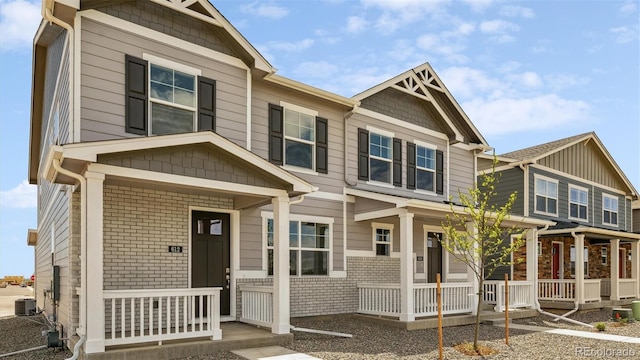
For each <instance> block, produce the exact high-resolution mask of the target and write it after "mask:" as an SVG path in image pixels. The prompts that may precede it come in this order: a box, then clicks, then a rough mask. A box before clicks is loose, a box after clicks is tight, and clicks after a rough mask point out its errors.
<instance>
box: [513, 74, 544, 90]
mask: <svg viewBox="0 0 640 360" xmlns="http://www.w3.org/2000/svg"><path fill="white" fill-rule="evenodd" d="M518 78H519V79H518V80H519V82H520V84H522V86H525V87H528V88H538V87H540V86H542V79H541V78H540V76H539V75H538V74H536V73H534V72H533V71H527V72H525V73H522V74H519V75H518Z"/></svg>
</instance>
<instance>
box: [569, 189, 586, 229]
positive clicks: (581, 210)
mask: <svg viewBox="0 0 640 360" xmlns="http://www.w3.org/2000/svg"><path fill="white" fill-rule="evenodd" d="M588 207H589V192H588V190H587V189H584V188H581V187H577V186H573V185H569V217H570V218H572V219H578V220H587V209H588Z"/></svg>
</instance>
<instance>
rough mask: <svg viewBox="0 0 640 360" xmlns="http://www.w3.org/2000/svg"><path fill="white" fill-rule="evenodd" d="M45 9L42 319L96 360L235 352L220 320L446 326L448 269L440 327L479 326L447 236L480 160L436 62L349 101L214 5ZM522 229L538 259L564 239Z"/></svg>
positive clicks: (38, 93) (37, 168)
mask: <svg viewBox="0 0 640 360" xmlns="http://www.w3.org/2000/svg"><path fill="white" fill-rule="evenodd" d="M43 9H44V14H45V15H46V17H45V20H43V22H42V23H41V25H40V27H39V29H38V32H37V34H36V37H35V41H34V61H33V64H34V65H33V66H34V67H33V94H32V95H33V96H32V113H31V137H30V158H29V159H30V163H29V181H30V183H32V184H37V185H38V204H39V205H38V229H37V232H34V231H31V232H30V233H29V235H28V242H29V244H31V245H34V246H35V249H36V284H35V286H36V293H35V294H36V299H37V306H38V308H39V309H41V310H43V311H44V312H45V313H46V314H47V315H48V317H49V319H50V320H52V321H54V322H55V323H56V324H57V325H58V328H59V329H61V331H62V334H61V336H62V337H63V338H69V337H72V336H74V335H75V334H78V335H79V336H80V337H81V338H82V339H85V340H86V342H85V343H84V345H83V346H82V351H83V352H84V353H85V354H88V355H90V354H94V353H104V352H105V350H106V351H107V352H108V350H109V349H111V347H112V346H116V345H123V344H138V343H145V342H154V341H157V342H162V341H163V340H176V339H183V338H188V337H203V336H208V337H211V338H212V339H214V340H218V339H221V338H223V339H224V334H223V333H222V332H221V330H220V321H233V320H240V321H244V322H249V323H253V324H260V325H263V326H267V327H269V328H271V330H272V332H273V333H275V334H287V333H289V331H290V325H289V321H290V320H289V319H290V317H296V316H308V315H326V314H336V313H354V312H362V313H368V314H380V315H388V316H393V317H396V318H399V319H400V320H403V321H407V322H410V321H413V320H414V319H415V318H416V317H419V316H430V315H434V314H435V311H436V308H435V302H434V300H433V299H434V297H433V296H434V294H435V284H434V283H433V282H434V279H435V275H436V273H441V274H442V277H443V280H444V281H445V282H447V283H449V284H447V289H449V290H446V289H445V291H446V292H447V294H449V295H447V296H448V299H449V301H448V302H447V303H446V305H447V306H449V307H448V308H445V311H446V312H447V313H469V312H471V311H472V309H473V308H474V307H473V304H472V301H471V300H470V297H469V296H468V294H469V293H472V292H474V291H476V289H475V288H474V287H475V286H476V285H475V284H474V283H473V282H472V281H470V280H471V279H473V277H472V275H470V274H469V272H468V270H467V269H466V268H465V267H464V265H463V264H461V263H456V262H454V261H453V260H452V257H451V256H449V255H448V254H447V253H446V252H444V251H443V250H442V248H441V246H440V243H439V241H438V240H440V239H442V229H441V222H442V221H443V220H444V219H445V215H446V214H447V213H449V212H450V210H451V208H450V205H449V200H450V199H452V201H453V202H454V203H455V202H456V200H457V194H458V191H459V190H461V191H466V190H467V189H469V188H471V187H472V186H473V184H474V181H475V174H476V157H477V155H478V154H479V153H481V152H484V151H485V150H487V149H488V144H487V142H486V141H485V139H484V138H483V137H482V136H481V135H480V133H479V132H478V130H477V129H476V128H475V127H474V126H473V124H472V123H471V121H470V120H469V119H468V118H467V116H466V115H465V114H464V112H463V111H462V109H461V108H460V106H459V105H458V103H457V102H456V101H455V100H454V98H453V97H452V96H451V94H450V93H449V92H448V90H447V89H446V88H445V86H444V84H443V83H442V81H441V80H440V79H439V78H438V76H437V75H436V74H435V72H434V71H433V69H432V68H431V66H430V65H428V64H424V65H421V66H418V67H416V68H414V69H410V70H408V71H406V72H405V73H403V74H400V75H398V76H397V77H395V78H393V79H391V80H389V81H387V82H385V83H382V84H380V85H378V86H376V87H373V88H372V89H369V90H367V91H365V92H363V93H361V94H359V95H356V96H354V97H352V98H345V97H342V96H339V95H336V94H332V93H329V92H326V91H323V90H319V89H316V88H314V87H311V86H308V85H305V84H301V83H298V82H295V81H292V80H290V79H287V78H284V77H281V76H279V75H277V74H275V69H274V68H273V67H272V66H271V65H270V64H269V63H268V62H267V61H266V60H265V59H264V58H263V57H262V56H261V55H260V54H259V53H258V52H257V51H256V50H255V48H254V47H253V46H252V45H251V44H249V43H248V42H247V40H246V39H245V38H244V37H242V35H241V34H240V33H238V31H237V30H236V29H235V28H234V27H233V26H232V25H231V24H229V23H228V22H227V20H226V19H225V18H224V17H223V16H222V15H221V14H220V13H219V12H218V11H217V10H216V9H215V8H214V7H213V6H212V5H211V4H210V3H209V2H207V1H202V0H200V1H195V0H194V1H177V0H176V1H164V0H162V1H161V0H152V1H121V0H120V1H103V0H100V1H88V0H87V1H45V2H44V7H43ZM454 208H455V209H456V210H458V211H461V210H462V208H461V207H460V206H457V205H456V206H454ZM510 222H511V223H518V224H520V225H521V226H525V227H528V228H530V229H532V231H531V232H530V233H529V236H528V238H527V247H528V248H530V249H534V248H535V229H536V228H537V227H539V226H540V227H541V226H546V225H550V224H553V222H551V221H548V220H544V219H527V218H523V217H518V218H513V219H511V220H510ZM529 253H530V254H533V251H530V252H529ZM533 259H534V255H531V261H529V264H533ZM528 274H529V277H528V280H533V279H534V277H533V275H534V267H533V265H531V266H530V268H529V269H528ZM528 286H531V285H528ZM531 291H532V288H531ZM529 305H532V304H529Z"/></svg>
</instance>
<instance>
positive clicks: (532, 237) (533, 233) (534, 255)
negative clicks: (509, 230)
mask: <svg viewBox="0 0 640 360" xmlns="http://www.w3.org/2000/svg"><path fill="white" fill-rule="evenodd" d="M526 239H527V243H526V250H527V281H528V282H530V283H531V284H533V285H532V286H533V289H532V290H533V294H532V295H533V299H534V300H533V301H532V305H533V307H534V306H535V305H534V304H535V299H538V272H537V270H536V265H537V263H538V230H537V229H536V228H531V229H529V231H527V234H526ZM512 280H513V279H512Z"/></svg>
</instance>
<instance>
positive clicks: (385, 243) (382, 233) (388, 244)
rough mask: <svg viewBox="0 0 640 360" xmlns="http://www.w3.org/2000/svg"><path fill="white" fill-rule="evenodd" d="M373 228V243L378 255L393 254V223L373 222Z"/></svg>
mask: <svg viewBox="0 0 640 360" xmlns="http://www.w3.org/2000/svg"><path fill="white" fill-rule="evenodd" d="M371 226H372V228H373V244H374V247H375V251H376V255H377V256H391V251H392V248H393V225H390V224H377V223H373V224H371Z"/></svg>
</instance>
